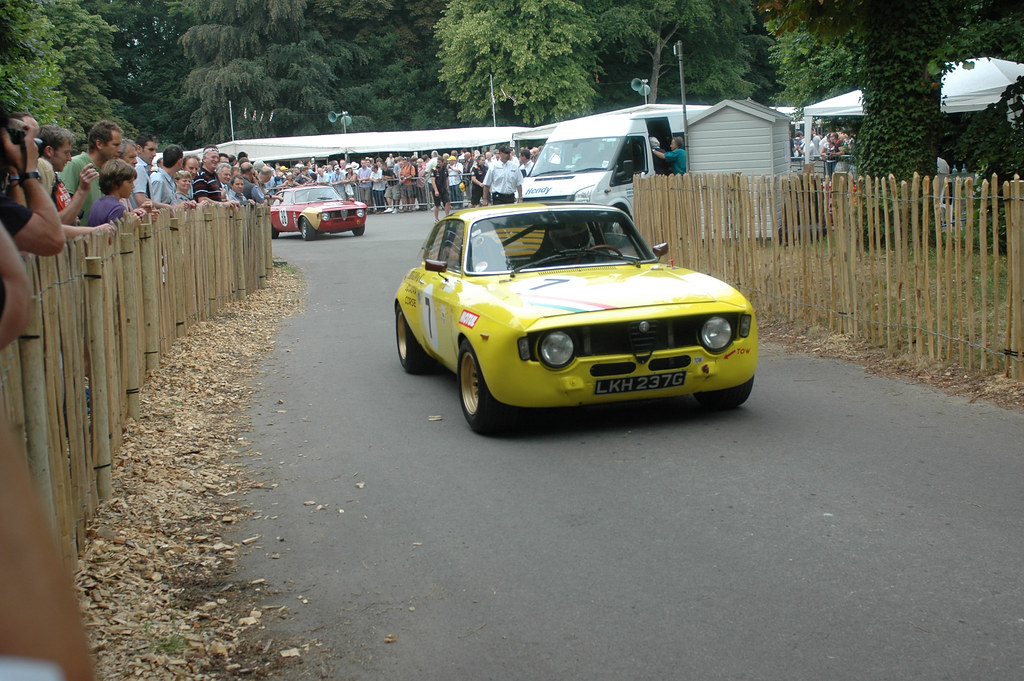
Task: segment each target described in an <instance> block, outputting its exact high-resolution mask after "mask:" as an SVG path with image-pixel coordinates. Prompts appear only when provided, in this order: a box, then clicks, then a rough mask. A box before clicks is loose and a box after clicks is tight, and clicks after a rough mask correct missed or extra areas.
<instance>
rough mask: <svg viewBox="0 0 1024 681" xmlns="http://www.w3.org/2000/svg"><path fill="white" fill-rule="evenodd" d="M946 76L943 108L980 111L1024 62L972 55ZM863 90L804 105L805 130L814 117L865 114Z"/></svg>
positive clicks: (1022, 72)
mask: <svg viewBox="0 0 1024 681" xmlns="http://www.w3.org/2000/svg"><path fill="white" fill-rule="evenodd" d="M968 63H969V64H971V66H966V65H963V64H961V65H959V66H957V67H956V68H955V69H953V70H952V71H950V72H949V73H947V74H945V75H944V76H942V110H943V111H944V112H946V113H962V112H965V111H980V110H981V109H984V108H985V107H987V106H988V105H989V104H992V103H993V102H998V101H999V98H1000V97H1001V96H1002V94H1003V90H1005V89H1006V87H1007V86H1008V85H1011V84H1012V83H1015V82H1016V81H1017V78H1018V77H1020V76H1024V64H1018V63H1017V62H1013V61H1006V60H1005V59H990V58H989V57H981V58H979V59H970V60H968ZM863 115H864V103H863V93H862V92H861V91H860V90H854V91H852V92H847V93H845V94H842V95H837V96H835V97H831V98H829V99H826V100H824V101H821V102H818V103H817V104H811V105H810V106H805V107H804V130H810V129H811V126H812V119H813V118H823V117H827V116H863Z"/></svg>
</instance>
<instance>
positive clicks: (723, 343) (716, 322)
mask: <svg viewBox="0 0 1024 681" xmlns="http://www.w3.org/2000/svg"><path fill="white" fill-rule="evenodd" d="M730 341H732V324H730V323H729V320H728V319H726V318H725V317H709V318H708V320H707V321H706V322H704V326H702V327H701V328H700V344H701V345H703V346H704V349H705V350H707V351H708V352H721V351H722V350H724V349H725V348H726V347H727V346H728V345H729V343H730Z"/></svg>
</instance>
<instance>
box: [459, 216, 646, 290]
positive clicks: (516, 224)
mask: <svg viewBox="0 0 1024 681" xmlns="http://www.w3.org/2000/svg"><path fill="white" fill-rule="evenodd" d="M653 260H654V254H653V253H652V252H651V250H650V248H649V247H648V246H647V244H646V243H645V242H644V240H643V238H641V236H640V234H639V233H638V232H637V231H636V228H635V227H634V226H633V223H632V222H631V221H630V220H629V218H628V217H626V216H625V215H624V214H622V213H621V212H618V211H610V210H553V211H544V212H535V213H516V214H511V215H503V216H499V217H492V218H486V219H482V220H478V221H477V222H474V223H473V226H472V229H471V231H470V237H469V244H468V248H467V254H466V272H467V273H469V274H498V273H503V272H513V273H515V272H519V271H522V270H527V269H535V268H549V267H550V268H559V267H563V268H564V267H580V266H590V265H609V264H621V263H638V262H650V261H653Z"/></svg>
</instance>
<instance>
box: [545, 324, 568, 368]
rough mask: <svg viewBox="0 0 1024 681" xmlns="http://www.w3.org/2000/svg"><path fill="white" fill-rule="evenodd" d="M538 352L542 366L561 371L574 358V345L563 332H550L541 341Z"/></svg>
mask: <svg viewBox="0 0 1024 681" xmlns="http://www.w3.org/2000/svg"><path fill="white" fill-rule="evenodd" d="M538 351H539V353H540V360H541V361H542V362H544V364H546V365H548V366H549V367H551V368H552V369H561V368H562V367H564V366H565V365H567V364H568V363H569V362H571V361H572V358H573V357H575V355H576V345H575V343H573V342H572V336H570V335H569V334H567V333H566V332H565V331H552V332H551V333H549V334H548V335H546V336H544V338H542V339H541V341H540V345H539V346H538Z"/></svg>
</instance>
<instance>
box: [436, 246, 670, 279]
mask: <svg viewBox="0 0 1024 681" xmlns="http://www.w3.org/2000/svg"><path fill="white" fill-rule="evenodd" d="M665 249H666V250H668V246H667V245H666V247H665ZM424 263H425V264H424V267H425V269H426V270H427V271H428V272H442V273H443V272H447V271H448V263H447V262H445V261H444V260H426V261H424Z"/></svg>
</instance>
